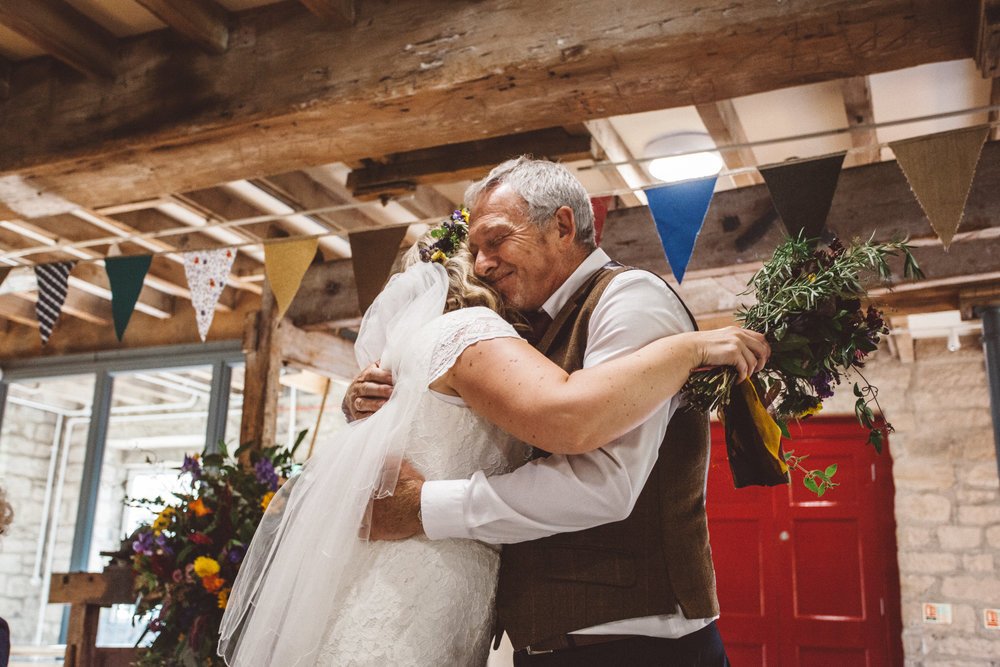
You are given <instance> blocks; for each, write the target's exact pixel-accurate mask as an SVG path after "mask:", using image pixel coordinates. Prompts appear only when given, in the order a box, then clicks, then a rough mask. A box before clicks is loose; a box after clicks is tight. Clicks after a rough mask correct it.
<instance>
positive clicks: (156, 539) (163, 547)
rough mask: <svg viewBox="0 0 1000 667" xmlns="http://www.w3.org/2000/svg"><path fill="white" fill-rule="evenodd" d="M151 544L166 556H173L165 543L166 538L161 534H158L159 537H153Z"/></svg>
mask: <svg viewBox="0 0 1000 667" xmlns="http://www.w3.org/2000/svg"><path fill="white" fill-rule="evenodd" d="M153 542H154V543H155V544H156V546H158V547H160V550H161V551H162V552H163V553H164V554H166V555H167V556H173V555H174V550H173V549H171V548H170V545H169V544H168V543H167V538H166V536H165V535H164V534H163V533H160V534H159V535H157V536H156V537H154V538H153Z"/></svg>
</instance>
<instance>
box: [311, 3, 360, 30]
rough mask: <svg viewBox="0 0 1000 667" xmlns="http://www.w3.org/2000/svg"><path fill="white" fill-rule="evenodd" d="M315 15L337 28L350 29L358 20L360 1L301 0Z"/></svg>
mask: <svg viewBox="0 0 1000 667" xmlns="http://www.w3.org/2000/svg"><path fill="white" fill-rule="evenodd" d="M301 1H302V4H303V5H305V6H306V8H307V9H308V10H309V11H311V12H312V13H313V14H315V15H316V16H318V17H319V18H321V19H323V20H324V21H326V22H327V23H329V24H330V25H331V26H333V27H335V28H348V27H350V26H352V25H354V21H355V20H357V15H358V11H357V3H358V0H301Z"/></svg>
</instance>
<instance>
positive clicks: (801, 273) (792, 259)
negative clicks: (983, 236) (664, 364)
mask: <svg viewBox="0 0 1000 667" xmlns="http://www.w3.org/2000/svg"><path fill="white" fill-rule="evenodd" d="M815 246H816V243H815V241H814V240H810V239H804V238H802V237H801V236H800V237H799V238H797V239H788V240H786V241H785V242H784V243H783V244H781V245H780V246H779V247H778V248H777V249H776V250H775V252H774V256H773V257H772V258H771V259H770V260H769V261H768V262H767V263H765V264H764V266H763V267H762V268H761V269H760V270H759V271H758V272H757V273H756V274H755V275H754V277H753V278H752V279H751V281H750V283H749V287H748V290H747V292H745V294H750V293H754V294H755V295H756V297H757V303H756V304H754V305H753V306H750V307H749V308H741V309H740V310H739V311H737V313H736V319H737V320H738V321H739V322H740V323H741V324H742V325H743V326H744V327H746V328H748V329H752V330H754V331H758V332H760V333H763V334H765V335H766V337H767V341H768V343H770V345H771V358H770V360H769V361H768V364H767V366H765V368H764V370H762V371H761V372H760V373H758V374H757V375H756V376H754V378H753V382H752V383H744V384H745V385H746V387H744V386H743V385H741V387H740V388H739V390H736V388H735V387H734V382H735V380H736V376H735V373H734V371H733V370H732V369H729V368H713V369H710V370H705V371H698V372H696V373H694V374H692V376H691V378H690V379H689V380H688V382H687V384H686V385H685V387H684V391H685V392H686V394H687V399H688V403H689V404H690V405H692V406H693V407H696V408H701V409H704V410H709V411H711V410H717V411H719V412H720V413H721V414H722V415H723V416H724V417H723V421H726V416H729V417H730V418H731V419H730V421H735V422H736V423H737V425H738V424H739V420H740V419H741V418H742V419H743V421H744V422H745V423H749V422H751V421H752V422H754V423H755V424H758V425H759V423H760V422H761V421H762V420H766V419H767V416H766V415H765V414H763V410H764V408H767V412H769V413H770V417H771V418H773V422H774V423H775V424H776V426H777V428H778V429H780V433H781V434H783V435H784V436H785V437H788V429H787V427H786V424H787V423H788V421H789V420H791V419H804V418H806V417H809V416H810V415H813V414H815V413H816V412H819V410H820V409H821V408H822V403H823V400H824V399H826V398H829V397H831V396H833V387H834V386H835V385H838V384H840V382H841V381H842V380H843V379H844V378H845V377H846V376H847V375H848V374H852V375H856V376H857V377H858V378H859V381H858V382H855V384H854V395H855V397H856V398H857V400H856V402H855V415H856V416H857V418H858V421H859V422H860V423H861V425H862V426H864V427H865V428H866V429H868V443H869V444H871V445H873V446H874V447H875V449H876V450H877V451H881V447H882V442H883V440H884V438H885V434H886V433H887V432H891V431H892V426H891V425H890V424H888V423H881V422H879V421H876V419H875V415H874V412H873V411H872V409H871V404H872V403H874V404H875V406H876V407H878V398H877V397H878V390H877V388H876V387H874V386H873V385H872V384H871V383H869V382H868V381H867V380H866V379H865V377H864V375H863V374H862V373H861V371H860V369H862V368H864V365H865V357H866V356H867V355H868V354H869V353H870V352H872V351H874V350H875V349H877V348H878V345H879V340H880V339H881V337H882V336H883V335H885V334H887V333H888V332H889V329H888V327H887V326H886V323H885V320H884V318H883V316H882V313H881V312H880V311H879V310H878V309H876V308H875V307H874V306H871V305H869V306H868V307H867V308H864V307H863V301H865V300H866V299H867V296H868V294H867V289H866V287H865V285H866V283H867V282H868V281H869V280H870V278H872V277H873V274H874V275H877V277H878V278H879V279H880V280H881V281H883V282H885V281H888V280H889V279H890V278H891V277H892V269H891V267H890V265H889V259H890V258H892V257H896V256H902V272H903V276H904V277H906V278H919V277H921V276H922V273H921V271H920V268H919V267H918V266H917V263H916V261H915V260H914V258H913V255H912V254H911V252H910V248H909V246H908V245H907V244H906V243H905V242H901V241H898V242H893V243H872V241H871V240H870V239H869V241H867V242H856V243H853V244H851V245H849V246H846V247H845V246H844V245H842V244H841V243H840V242H839V241H838V240H836V239H834V240H833V241H832V242H831V243H830V244H829V246H828V247H826V248H820V249H816V247H815ZM734 390H736V391H734ZM737 395H739V396H741V401H742V399H744V398H745V399H746V400H747V401H749V402H750V403H751V404H752V407H750V408H749V409H745V408H743V407H742V406H736V405H734V401H733V397H734V396H737ZM758 397H759V400H758ZM753 406H757V407H756V409H755V408H754V407H753ZM761 406H763V407H761ZM731 413H732V414H731ZM772 428H773V427H772ZM743 430H744V431H746V429H743ZM758 430H759V429H758ZM729 431H730V429H729V427H728V424H727V443H728V444H730V463H731V464H732V463H733V449H732V446H731V445H732V443H729V440H730V433H729ZM779 439H780V437H779ZM775 448H776V445H775ZM774 453H775V452H772V454H774ZM803 458H805V457H795V456H792V455H791V454H786V455H784V456H782V458H781V459H779V461H780V462H782V463H785V464H786V465H791V467H793V468H798V469H800V470H802V471H803V472H804V473H805V475H806V476H805V480H804V482H805V485H806V487H808V488H809V489H810V490H811V491H813V492H815V493H817V495H823V493H824V492H825V491H826V489H828V488H830V487H832V486H835V485H836V484H835V483H833V482H832V480H831V479H830V478H831V477H832V476H833V474H834V473H835V472H836V466H831V467H830V468H828V469H826V470H813V471H807V470H804V469H802V468H801V466H800V462H801V460H802V459H803ZM733 470H734V476H736V475H737V470H736V467H735V466H734V469H733ZM783 472H784V471H783V470H782V474H783ZM736 481H737V486H743V485H744V484H741V483H740V479H739V478H738V477H737V479H736ZM746 483H747V484H754V483H760V482H754V481H747V482H746ZM764 483H767V482H764ZM771 483H777V482H776V481H775V482H771Z"/></svg>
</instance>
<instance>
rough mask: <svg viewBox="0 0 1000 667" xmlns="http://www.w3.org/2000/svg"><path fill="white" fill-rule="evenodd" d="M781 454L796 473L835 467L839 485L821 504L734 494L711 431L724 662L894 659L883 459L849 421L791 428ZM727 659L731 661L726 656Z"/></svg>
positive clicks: (793, 489) (895, 592) (775, 493)
mask: <svg viewBox="0 0 1000 667" xmlns="http://www.w3.org/2000/svg"><path fill="white" fill-rule="evenodd" d="M791 431H792V440H791V441H786V442H785V448H786V450H788V449H790V450H794V451H795V453H796V454H797V455H799V456H801V455H808V456H809V458H808V459H807V460H806V461H805V462H804V464H803V465H804V466H805V467H807V468H809V469H815V468H823V469H825V468H826V467H827V466H829V465H831V464H833V463H836V464H837V466H838V470H837V473H836V475H835V477H834V481H836V482H838V483H839V484H840V486H838V487H836V488H834V489H833V490H831V491H828V492H827V493H826V494H825V495H824V496H823V497H822V498H817V497H816V495H815V494H813V493H812V492H810V491H809V490H807V489H806V488H805V487H804V486H803V485H802V475H801V474H799V473H796V474H794V475H793V478H792V483H791V485H789V486H779V487H772V488H763V487H750V488H744V489H734V488H733V485H732V476H731V474H730V472H729V467H728V463H727V461H726V457H725V442H724V441H723V433H722V431H721V429H719V428H716V427H714V428H713V448H712V466H711V469H710V472H709V495H708V514H709V527H710V530H711V540H712V550H713V556H714V558H715V568H716V576H717V577H718V587H719V601H720V604H721V606H722V616H721V618H720V621H719V626H720V629H721V631H722V633H723V637H724V639H725V641H726V646H727V651H728V652H729V653H730V658H731V659H732V660H733V662H734V664H740V665H768V666H769V667H773V666H775V665H799V664H809V665H827V664H829V665H836V666H837V667H850V666H851V665H895V664H901V663H902V647H901V644H900V635H901V631H902V625H901V619H900V613H899V575H898V571H897V567H896V544H895V524H894V520H893V518H892V517H893V505H892V503H893V487H892V462H891V458H890V457H889V453H888V445H887V446H886V448H885V449H884V451H883V454H882V455H881V456H879V455H877V454H875V452H874V450H873V449H872V448H871V447H870V446H868V445H865V444H864V443H865V439H866V437H867V434H866V432H865V431H863V430H862V429H861V428H860V427H859V426H858V425H857V423H856V422H854V420H851V419H813V420H810V421H807V422H804V423H802V424H799V425H792V429H791ZM737 656H740V657H739V658H737Z"/></svg>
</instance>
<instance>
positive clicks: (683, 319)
mask: <svg viewBox="0 0 1000 667" xmlns="http://www.w3.org/2000/svg"><path fill="white" fill-rule="evenodd" d="M691 328H692V325H691V322H690V319H689V318H688V316H687V314H686V313H685V311H684V308H683V306H682V305H681V304H680V301H679V300H678V299H677V297H676V296H674V294H673V293H672V292H671V291H670V289H669V288H668V287H667V286H666V285H665V284H664V283H663V282H662V281H661V280H660V279H659V278H658V277H656V276H654V275H652V274H650V273H647V272H645V271H626V272H623V273H621V274H619V275H618V276H616V277H615V278H614V279H613V280H612V281H611V283H610V284H609V285H608V287H607V289H606V290H605V292H604V294H603V295H602V297H601V299H600V301H599V302H598V304H597V306H596V308H595V309H594V312H593V314H592V316H591V320H590V325H589V330H588V344H587V350H586V353H585V355H584V366H585V367H588V366H595V365H597V364H599V363H601V362H604V361H609V360H611V359H615V358H616V357H619V356H622V355H624V354H628V353H630V352H633V351H635V350H637V349H638V348H640V347H642V346H643V345H646V344H647V343H650V342H651V341H653V340H655V339H657V338H660V337H663V336H668V335H671V334H674V333H679V332H682V331H690V330H691ZM677 404H678V398H677V397H672V398H670V399H668V400H665V401H664V403H663V405H662V406H660V408H659V409H658V410H657V412H656V413H655V414H654V415H653V416H652V417H650V419H648V420H647V421H646V422H645V423H643V424H642V425H640V426H639V427H638V428H636V429H635V430H633V431H630V432H629V433H627V434H625V435H624V436H622V437H621V438H618V439H617V440H614V441H613V442H611V443H610V444H608V445H605V446H604V447H601V448H599V449H596V450H594V451H592V452H589V453H587V454H575V455H552V456H549V457H547V458H543V459H536V460H534V461H531V462H530V463H527V464H525V465H524V466H522V467H520V468H518V469H517V470H515V471H513V472H511V473H508V474H505V475H497V476H494V477H486V476H485V475H484V474H483V473H482V472H477V473H475V474H474V475H473V476H472V477H471V478H470V479H463V480H444V481H427V482H425V483H424V486H423V491H422V493H421V514H422V517H423V526H424V532H425V533H426V534H427V536H428V537H429V538H430V539H444V538H452V537H464V538H471V539H476V540H481V541H483V542H489V543H493V544H511V543H515V542H523V541H526V540H534V539H539V538H542V537H547V536H549V535H554V534H556V533H565V532H572V531H577V530H584V529H587V528H592V527H594V526H598V525H601V524H605V523H609V522H613V521H620V520H622V519H624V518H625V517H627V516H628V515H629V513H631V511H632V508H633V506H634V505H635V502H636V500H637V499H638V497H639V493H640V492H641V491H642V487H643V485H645V483H646V479H647V478H648V477H649V474H650V471H651V470H652V468H653V464H654V463H656V457H657V453H658V450H659V446H660V443H661V442H662V441H663V435H664V433H665V432H666V429H667V422H668V421H669V419H670V416H671V415H672V414H673V412H674V410H675V408H676V407H677Z"/></svg>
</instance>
